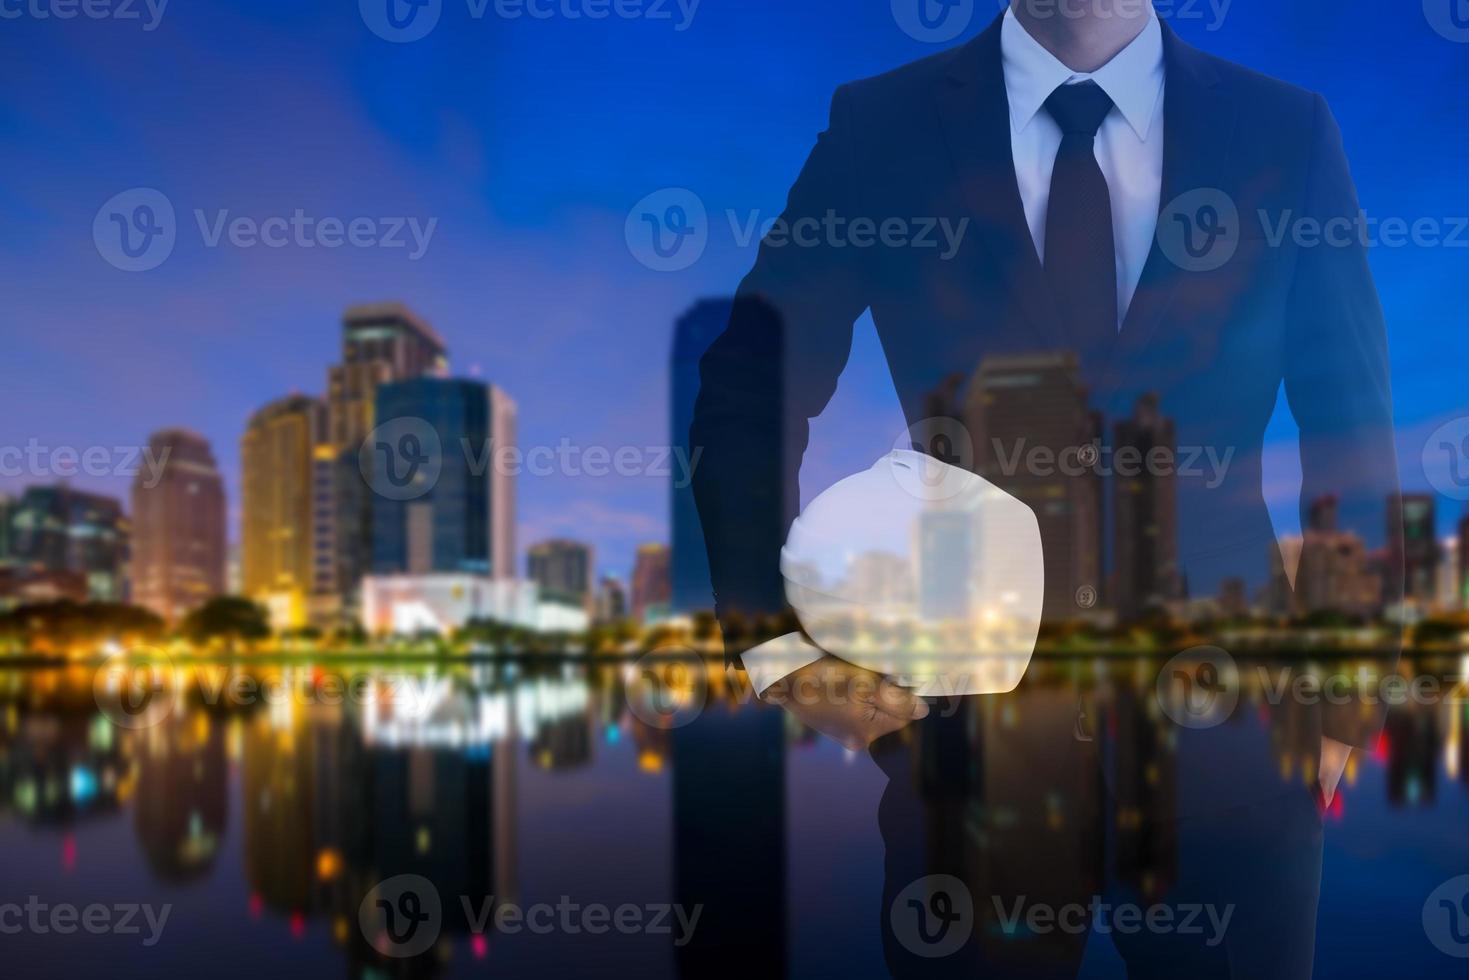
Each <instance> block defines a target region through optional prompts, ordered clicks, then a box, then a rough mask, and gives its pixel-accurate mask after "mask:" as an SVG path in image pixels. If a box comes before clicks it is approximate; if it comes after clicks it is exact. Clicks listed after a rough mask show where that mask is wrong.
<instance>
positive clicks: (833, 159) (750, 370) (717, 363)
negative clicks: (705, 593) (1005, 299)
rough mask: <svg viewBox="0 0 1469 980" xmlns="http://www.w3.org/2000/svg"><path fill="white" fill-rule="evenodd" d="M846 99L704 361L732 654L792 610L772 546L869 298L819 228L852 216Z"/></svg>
mask: <svg viewBox="0 0 1469 980" xmlns="http://www.w3.org/2000/svg"><path fill="white" fill-rule="evenodd" d="M849 101H850V95H849V90H848V89H846V88H843V89H838V90H837V93H836V95H835V97H834V98H833V100H832V106H831V116H830V123H829V126H828V128H827V130H826V131H825V132H824V133H822V134H821V135H820V137H818V139H817V143H816V146H815V148H814V149H813V150H812V151H811V154H810V157H809V158H808V159H807V161H806V164H805V166H804V167H803V168H802V170H801V174H800V176H799V177H798V178H797V180H796V183H795V185H794V186H793V187H792V188H791V191H790V194H789V197H788V199H787V202H786V207H785V211H784V213H783V215H782V221H781V223H780V225H779V227H781V228H782V231H783V233H782V234H780V235H768V236H767V237H766V239H765V240H764V241H763V242H762V243H761V245H760V250H759V254H758V256H757V257H756V261H755V265H754V268H753V269H752V270H751V271H750V273H749V274H748V275H747V276H746V277H745V280H744V281H743V283H741V285H740V288H739V291H738V293H737V294H736V297H735V302H734V306H733V311H732V313H731V316H730V321H729V325H728V327H727V328H726V329H725V331H724V333H723V334H721V335H720V336H719V338H718V339H717V340H715V342H714V343H713V344H712V345H711V346H710V348H709V350H708V351H707V352H706V353H705V355H704V357H703V359H702V361H701V362H700V389H699V397H698V401H697V403H696V405H695V409H694V420H693V424H692V426H691V429H690V433H689V444H690V446H691V447H693V449H694V451H695V452H700V453H702V455H701V456H699V457H698V458H699V460H700V462H699V465H698V467H697V468H696V469H695V473H694V479H693V490H694V498H695V501H696V502H697V505H698V509H699V518H700V521H701V523H702V525H703V530H704V540H705V544H706V547H707V549H708V553H709V571H710V577H711V580H712V584H713V587H714V595H715V603H716V612H717V614H718V617H719V621H720V625H721V627H722V628H723V630H724V635H725V653H726V657H727V659H728V660H730V661H731V662H734V663H738V662H739V656H740V654H742V653H743V652H744V650H745V649H747V648H748V647H749V646H751V645H753V643H754V642H757V639H756V638H755V637H753V636H751V635H750V634H749V631H748V629H747V626H746V624H748V623H750V622H751V621H752V620H753V619H755V618H758V617H764V616H770V615H776V614H782V613H788V612H789V609H788V607H787V605H786V601H785V588H784V583H783V581H782V579H781V574H780V549H781V546H782V545H783V544H784V543H785V537H786V534H787V532H788V530H789V528H790V525H791V522H792V521H793V520H794V518H795V515H796V512H797V509H798V508H799V505H800V486H799V475H800V467H801V456H802V455H803V454H804V452H805V449H806V443H807V439H808V437H809V430H810V426H809V421H810V419H812V418H814V417H816V416H817V415H819V414H821V411H822V409H824V408H825V407H826V404H827V402H828V401H830V400H831V397H832V394H833V393H834V392H835V390H836V384H837V378H838V376H839V375H840V374H841V372H842V369H843V367H845V365H846V362H847V357H848V354H849V353H850V351H851V346H852V325H853V323H854V321H855V320H856V319H857V317H858V316H860V315H861V314H862V312H863V311H864V310H865V309H866V306H867V300H866V298H865V292H864V290H863V288H862V284H861V283H862V275H861V271H862V270H861V263H862V261H863V260H862V257H861V256H860V255H859V254H857V253H858V252H859V251H860V250H858V249H854V248H850V247H848V248H843V247H841V246H842V243H841V242H838V241H832V240H830V239H828V238H826V237H824V236H823V234H822V230H823V229H825V228H826V227H828V225H827V222H828V220H829V218H830V217H831V216H837V217H841V218H843V219H845V220H848V221H850V220H851V219H852V218H853V217H855V216H857V212H856V210H855V208H856V204H855V195H854V194H853V193H852V188H853V187H854V186H855V185H856V180H855V177H854V175H853V172H852V168H853V159H854V155H853V153H852V149H851V139H850V128H849V127H850V114H849V111H848V108H847V104H848V102H849ZM787 230H788V231H789V233H784V232H786V231H787Z"/></svg>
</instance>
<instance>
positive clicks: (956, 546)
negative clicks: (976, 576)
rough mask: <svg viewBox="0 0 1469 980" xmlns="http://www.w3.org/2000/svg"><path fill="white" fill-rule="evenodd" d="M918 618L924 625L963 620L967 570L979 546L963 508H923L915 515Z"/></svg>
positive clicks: (969, 516) (974, 524)
mask: <svg viewBox="0 0 1469 980" xmlns="http://www.w3.org/2000/svg"><path fill="white" fill-rule="evenodd" d="M914 533H915V534H916V535H917V539H918V540H917V549H916V550H917V553H918V563H917V564H918V575H917V578H918V582H917V586H918V615H919V616H920V617H921V618H922V619H924V620H925V621H928V622H943V621H946V620H966V619H968V618H969V615H970V612H971V610H970V599H971V596H972V586H973V583H972V578H973V576H972V575H971V574H970V571H971V569H973V568H974V566H975V564H976V558H977V552H978V549H979V548H980V547H981V544H980V542H979V541H978V540H977V537H978V523H977V521H976V520H975V515H974V514H973V513H972V512H970V511H968V510H963V509H954V510H939V509H925V510H923V511H922V512H921V513H920V514H919V515H918V521H917V527H916V529H915V532H914Z"/></svg>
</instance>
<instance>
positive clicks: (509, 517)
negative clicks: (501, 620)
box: [479, 385, 520, 580]
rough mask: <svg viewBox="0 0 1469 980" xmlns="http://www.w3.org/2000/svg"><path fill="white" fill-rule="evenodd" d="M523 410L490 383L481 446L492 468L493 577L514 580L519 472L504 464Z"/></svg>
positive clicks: (491, 551)
mask: <svg viewBox="0 0 1469 980" xmlns="http://www.w3.org/2000/svg"><path fill="white" fill-rule="evenodd" d="M519 420H520V409H519V408H518V407H517V406H516V404H515V400H514V399H513V398H511V397H510V396H509V395H507V394H505V392H504V391H502V390H501V389H500V388H498V387H496V386H494V385H491V386H490V442H491V445H489V446H482V447H479V448H480V449H481V455H482V456H483V457H484V459H485V460H487V461H488V462H489V463H491V464H492V465H491V467H490V474H489V475H490V577H491V578H497V579H505V580H509V579H514V578H515V573H516V569H517V568H518V567H519V562H518V561H516V551H515V540H516V538H515V518H516V503H515V500H516V497H515V492H516V491H515V474H514V473H513V472H511V471H510V467H508V466H506V465H501V462H500V461H501V460H503V459H504V458H505V456H504V455H502V454H508V453H510V452H511V451H512V450H514V449H515V448H516V446H517V444H518V437H517V433H516V430H517V427H518V425H519Z"/></svg>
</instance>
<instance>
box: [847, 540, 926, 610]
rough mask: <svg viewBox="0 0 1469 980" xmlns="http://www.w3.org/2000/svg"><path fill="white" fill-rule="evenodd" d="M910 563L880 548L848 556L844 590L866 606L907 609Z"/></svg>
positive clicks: (911, 590) (911, 588) (911, 594)
mask: <svg viewBox="0 0 1469 980" xmlns="http://www.w3.org/2000/svg"><path fill="white" fill-rule="evenodd" d="M914 585H915V583H914V571H913V563H912V562H911V561H910V560H909V559H908V558H907V557H903V556H899V555H893V554H889V553H887V552H884V551H867V552H863V553H862V554H860V555H855V556H853V557H852V560H851V564H850V565H849V566H848V568H847V587H846V589H845V591H844V594H845V595H846V596H848V597H849V598H850V599H851V600H852V601H853V602H856V603H858V604H859V605H862V606H865V607H866V608H868V609H880V610H910V611H911V609H912V607H913V602H914V597H915V593H914Z"/></svg>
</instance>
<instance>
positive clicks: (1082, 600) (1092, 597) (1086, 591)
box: [1076, 585, 1097, 609]
mask: <svg viewBox="0 0 1469 980" xmlns="http://www.w3.org/2000/svg"><path fill="white" fill-rule="evenodd" d="M1076 604H1077V605H1078V606H1080V607H1081V608H1082V609H1090V608H1092V607H1093V606H1095V605H1096V604H1097V590H1096V588H1095V587H1094V586H1090V585H1083V586H1082V587H1081V588H1079V589H1077V590H1076Z"/></svg>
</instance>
